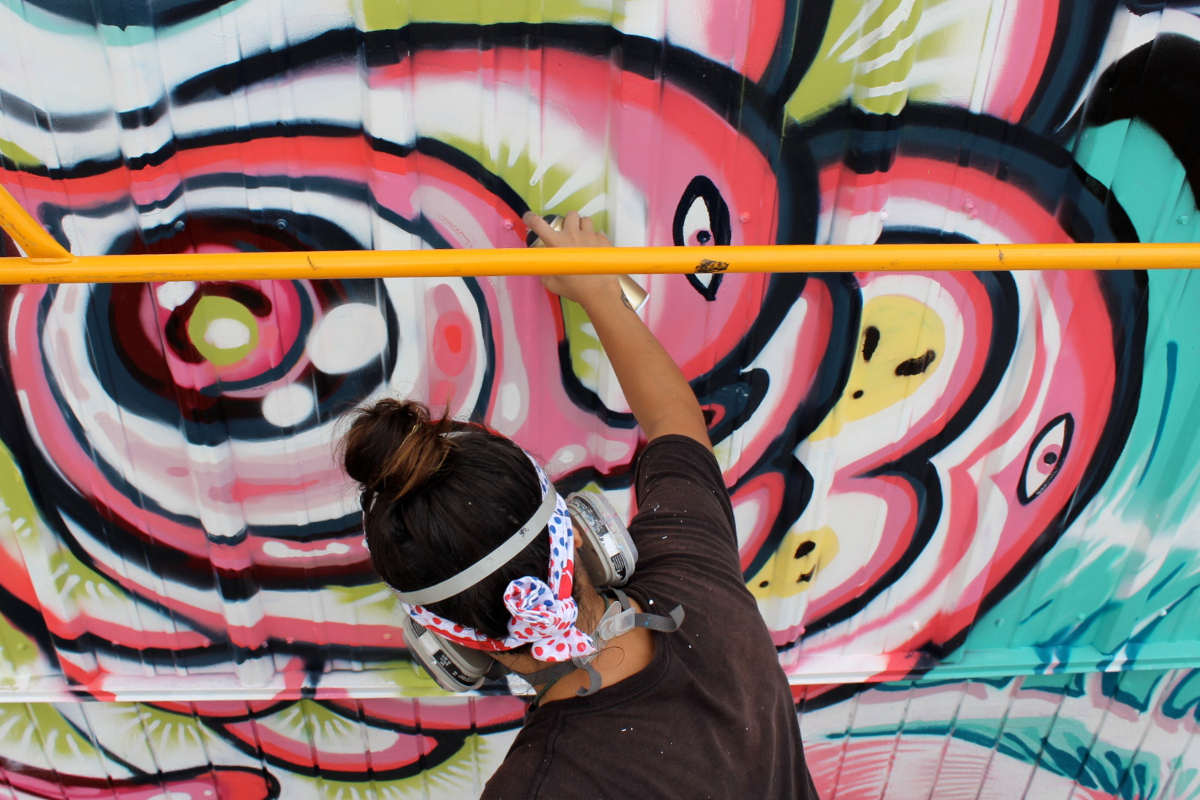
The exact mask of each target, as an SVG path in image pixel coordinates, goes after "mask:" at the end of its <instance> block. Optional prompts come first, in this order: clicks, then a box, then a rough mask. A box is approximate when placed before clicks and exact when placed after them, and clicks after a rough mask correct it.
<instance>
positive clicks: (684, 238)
mask: <svg viewBox="0 0 1200 800" xmlns="http://www.w3.org/2000/svg"><path fill="white" fill-rule="evenodd" d="M729 233H730V230H729V206H727V205H725V200H724V198H722V197H721V193H720V192H719V191H718V190H717V187H716V185H715V184H714V183H713V182H712V181H711V180H709V179H708V178H706V177H704V176H703V175H697V176H696V177H694V178H692V182H691V183H689V184H688V186H687V188H686V189H684V191H683V197H681V198H679V205H678V206H676V207H675V222H674V225H673V226H672V234H673V238H674V241H675V244H676V246H678V247H683V246H685V245H691V246H695V245H717V244H722V245H724V244H729V241H730V235H729Z"/></svg>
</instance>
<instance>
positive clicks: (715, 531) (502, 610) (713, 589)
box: [343, 212, 817, 800]
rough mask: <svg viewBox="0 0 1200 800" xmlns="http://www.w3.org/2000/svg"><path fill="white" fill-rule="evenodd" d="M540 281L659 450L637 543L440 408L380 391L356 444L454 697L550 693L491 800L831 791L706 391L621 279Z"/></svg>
mask: <svg viewBox="0 0 1200 800" xmlns="http://www.w3.org/2000/svg"><path fill="white" fill-rule="evenodd" d="M525 221H526V224H528V225H529V227H530V229H531V230H532V231H533V232H534V233H536V234H537V235H538V236H539V237H541V239H542V240H543V242H544V243H545V244H546V245H547V246H552V247H562V246H572V247H582V246H596V247H599V246H610V243H609V241H608V239H607V238H606V237H605V236H604V234H603V233H600V232H597V231H595V230H594V226H593V223H592V220H591V219H587V218H581V217H580V216H579V215H578V214H576V213H574V212H572V213H571V214H569V215H567V217H566V219H565V221H564V224H563V228H562V230H561V231H556V230H554V229H553V228H552V227H551V226H550V225H549V224H548V223H547V222H546V221H545V220H543V219H542V218H541V217H538V216H536V215H533V214H528V215H526V218H525ZM542 282H543V285H544V286H545V287H546V289H548V290H549V291H550V292H552V293H554V294H556V295H558V296H560V297H564V298H567V299H569V300H573V301H575V302H577V303H579V304H580V305H581V306H582V307H583V309H584V310H585V311H586V312H587V315H588V317H589V318H590V319H591V322H592V324H593V325H594V326H595V330H596V333H597V335H598V337H599V339H600V342H601V345H602V346H603V348H604V351H605V352H606V353H607V355H608V358H609V360H610V361H611V363H612V366H613V369H614V371H615V373H616V376H617V379H618V380H619V382H620V385H621V388H622V390H623V391H624V394H625V397H626V400H627V401H628V404H629V407H630V409H631V410H632V411H633V414H634V416H635V417H636V419H637V422H638V424H639V425H640V426H641V428H642V431H643V432H644V433H645V436H646V439H647V440H648V444H647V445H646V447H645V449H644V451H643V452H642V454H641V457H640V460H639V461H638V464H637V473H636V480H635V487H636V492H637V504H638V509H639V510H638V513H637V515H636V517H635V518H634V519H633V521H632V522H631V524H630V525H629V530H628V536H631V537H632V541H631V542H630V541H626V540H625V538H624V537H625V536H626V533H625V531H624V529H623V528H621V526H620V524H619V520H617V519H615V515H613V514H612V513H611V509H610V508H608V507H607V506H606V504H605V503H604V502H603V501H597V500H596V499H595V496H593V497H591V498H588V497H587V496H585V495H586V493H581V494H580V495H572V496H571V497H570V498H568V499H567V500H564V499H563V498H561V497H559V496H558V495H557V493H556V492H555V490H554V487H553V486H552V485H551V484H550V483H549V481H548V480H547V479H546V476H545V475H544V473H543V472H542V469H541V467H540V466H539V465H538V464H537V462H536V461H535V460H534V459H533V458H532V457H531V456H529V454H527V453H526V452H525V451H524V450H522V449H521V448H520V446H519V445H517V444H516V443H514V442H513V441H511V440H510V439H507V438H506V437H504V436H502V435H500V434H498V433H496V432H494V431H491V430H489V429H487V428H485V427H482V426H480V425H476V424H472V423H466V422H461V421H457V420H453V419H449V418H442V419H432V418H431V416H430V414H429V411H428V409H427V408H426V407H425V406H423V405H422V404H420V403H417V402H414V401H404V400H397V399H390V398H389V399H382V400H378V401H376V402H375V403H374V404H372V405H370V406H368V407H366V408H363V409H361V410H360V411H359V412H358V414H357V416H356V417H355V418H354V421H353V423H352V424H351V426H350V428H349V430H348V432H347V433H346V435H345V438H344V440H343V445H344V455H343V459H344V466H345V469H346V472H347V474H348V475H349V476H350V477H351V478H352V479H354V480H355V481H357V482H358V483H359V484H360V485H361V494H360V498H361V501H362V508H363V524H364V528H365V531H366V540H367V545H368V547H369V549H370V553H371V561H372V565H373V566H374V568H375V569H376V571H378V573H379V575H380V576H381V577H382V578H383V580H384V581H386V582H387V583H388V584H389V585H390V586H391V587H392V588H393V589H394V590H395V591H396V592H397V594H398V595H399V597H400V600H401V602H402V604H403V607H404V609H405V611H406V612H407V614H408V618H409V620H408V625H409V627H407V628H406V629H405V635H406V638H407V641H408V643H409V646H410V648H412V649H413V650H414V653H415V654H418V655H420V656H421V660H422V661H423V663H426V664H427V665H428V666H429V667H430V669H431V671H433V672H434V674H435V677H438V676H440V678H439V682H440V683H442V684H443V685H444V686H447V688H461V689H467V688H472V687H473V686H475V685H478V683H472V680H476V679H477V680H478V681H482V677H483V675H484V674H485V673H487V674H492V675H496V674H500V673H503V672H504V671H509V672H512V673H515V674H517V675H519V676H522V677H523V678H524V679H525V680H526V681H527V682H528V683H529V684H530V685H532V686H533V687H534V689H535V690H536V697H535V699H534V702H533V703H532V704H531V706H530V708H529V710H528V712H527V714H526V718H525V724H524V727H523V728H522V730H521V731H520V732H519V734H518V735H517V737H516V739H515V741H514V742H513V744H512V747H511V748H510V750H509V752H508V754H507V756H506V757H505V759H504V762H503V763H502V764H501V766H500V767H499V769H498V771H497V772H496V773H495V775H494V776H493V777H492V778H491V780H489V781H488V783H487V786H486V787H485V789H484V792H483V797H484V798H486V799H487V800H517V799H518V798H520V799H522V800H524V799H525V798H529V799H530V800H532V799H533V798H581V799H582V798H587V799H589V800H594V799H595V798H597V797H599V798H626V797H673V798H674V797H678V798H701V797H710V798H756V800H757V798H764V799H765V798H815V797H816V796H817V795H816V790H815V788H814V787H813V783H812V779H811V777H810V775H809V771H808V767H807V765H806V763H805V759H804V751H803V746H802V744H801V739H800V731H799V727H798V724H797V720H796V714H795V709H794V707H793V702H792V695H791V691H790V687H789V684H788V681H787V678H786V676H785V675H784V672H783V670H782V669H781V668H780V666H779V664H778V661H777V658H776V651H775V647H774V644H773V643H772V640H771V637H770V634H769V632H768V630H767V627H766V625H765V624H764V622H763V619H762V617H761V615H760V613H759V611H758V607H757V605H756V602H755V599H754V597H753V596H752V595H751V594H750V592H749V591H748V590H747V589H746V586H745V584H744V582H743V578H742V573H741V568H740V565H739V559H738V549H737V537H736V533H735V530H734V518H733V511H732V507H731V505H730V501H729V495H728V492H727V490H726V487H725V485H724V482H723V480H722V476H721V470H720V468H719V467H718V465H717V461H716V459H715V458H714V456H713V453H712V449H711V444H710V442H709V438H708V433H707V428H706V426H705V421H704V417H703V415H702V413H701V410H700V406H699V404H698V403H697V401H696V398H695V396H694V394H693V393H692V390H691V388H690V387H689V385H688V383H687V381H686V380H685V379H684V377H683V374H682V372H681V371H680V369H679V367H678V366H677V365H676V364H675V362H674V361H673V360H672V359H671V357H670V356H669V355H668V354H667V352H666V350H665V349H664V348H663V347H662V345H661V344H660V343H659V342H658V340H657V339H656V338H655V337H654V335H653V334H652V333H651V332H650V331H649V330H648V329H647V328H646V326H645V325H644V324H643V323H642V321H641V320H640V319H639V317H638V316H637V314H636V313H634V312H633V311H632V310H631V309H630V308H629V307H628V306H627V305H626V304H625V302H624V301H623V299H622V293H621V287H620V285H619V283H618V279H617V277H616V276H612V275H591V276H552V277H545V278H543V279H542ZM601 551H603V552H601ZM576 555H579V556H581V557H582V558H581V560H582V561H584V563H585V564H586V566H587V568H586V569H577V568H576V564H577V561H576ZM635 559H636V569H633V567H634V565H633V563H632V562H633V561H634V560H635ZM630 571H632V572H633V574H632V577H630V576H629V572H630ZM626 579H627V580H628V582H627V583H624V585H622V586H621V587H620V588H615V585H616V584H621V583H623V582H624V581H625V580H626ZM430 642H435V644H434V645H432V647H433V649H430V645H429V643H430ZM420 647H425V649H424V650H421V649H420ZM439 648H440V649H439Z"/></svg>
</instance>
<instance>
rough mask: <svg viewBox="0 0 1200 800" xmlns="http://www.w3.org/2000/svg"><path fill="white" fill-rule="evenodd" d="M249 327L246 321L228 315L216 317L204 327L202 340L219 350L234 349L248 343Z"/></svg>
mask: <svg viewBox="0 0 1200 800" xmlns="http://www.w3.org/2000/svg"><path fill="white" fill-rule="evenodd" d="M250 336H251V334H250V329H249V328H248V327H246V323H244V322H241V321H239V320H236V319H230V318H229V317H218V318H217V319H214V320H213V321H212V322H210V323H208V327H207V328H205V329H204V341H206V342H208V343H209V344H211V345H212V346H213V347H216V348H217V349H219V350H234V349H236V348H238V347H245V346H246V345H248V344H250Z"/></svg>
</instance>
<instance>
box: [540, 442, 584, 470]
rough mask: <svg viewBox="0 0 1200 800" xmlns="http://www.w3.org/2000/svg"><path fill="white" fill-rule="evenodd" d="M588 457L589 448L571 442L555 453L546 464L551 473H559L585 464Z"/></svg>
mask: <svg viewBox="0 0 1200 800" xmlns="http://www.w3.org/2000/svg"><path fill="white" fill-rule="evenodd" d="M586 459H587V450H585V449H584V448H583V447H582V446H581V445H577V444H569V445H567V446H566V447H562V448H560V449H559V451H558V452H557V453H555V454H554V456H553V457H552V458H551V459H550V461H549V462H548V463H547V464H546V468H547V470H548V471H549V472H550V474H552V475H557V474H558V473H560V472H565V471H567V470H569V469H574V468H575V467H576V466H577V465H581V464H583V463H584V461H585V460H586Z"/></svg>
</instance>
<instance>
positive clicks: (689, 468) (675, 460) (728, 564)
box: [629, 435, 745, 597]
mask: <svg viewBox="0 0 1200 800" xmlns="http://www.w3.org/2000/svg"><path fill="white" fill-rule="evenodd" d="M636 488H637V503H638V511H637V515H636V516H635V517H634V518H633V521H632V522H631V523H630V526H629V529H630V534H631V535H632V536H633V540H634V543H635V544H636V545H637V548H638V562H637V567H636V570H635V577H634V581H635V582H637V583H638V584H639V585H645V582H646V581H647V580H652V579H655V578H657V579H659V580H657V581H656V583H659V584H660V585H658V586H656V587H655V588H657V589H661V590H663V591H664V594H665V596H666V597H673V596H677V594H678V593H677V592H676V591H673V590H672V588H673V587H674V586H675V585H677V584H681V583H682V584H692V585H696V584H703V585H704V586H706V587H714V586H720V585H726V586H729V587H730V588H734V587H736V588H737V589H738V590H740V591H741V592H745V585H744V583H743V581H742V574H741V565H740V563H739V558H738V548H737V533H736V530H735V527H734V517H733V507H732V505H731V504H730V501H729V492H728V490H727V489H726V488H725V481H724V479H723V477H722V476H721V469H720V467H719V466H718V465H717V460H716V458H714V457H713V454H712V452H711V451H710V450H709V449H708V448H706V447H704V446H703V445H701V444H700V443H699V442H696V441H694V440H692V439H689V438H688V437H686V436H677V435H671V436H663V437H660V438H657V439H655V440H653V441H652V442H650V444H649V445H647V446H646V449H645V450H644V451H643V452H642V455H641V459H640V460H639V461H638V466H637V477H636ZM664 579H667V580H669V583H668V582H667V580H664ZM647 588H649V587H647ZM679 588H681V589H686V586H680V587H679ZM685 593H686V591H685Z"/></svg>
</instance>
